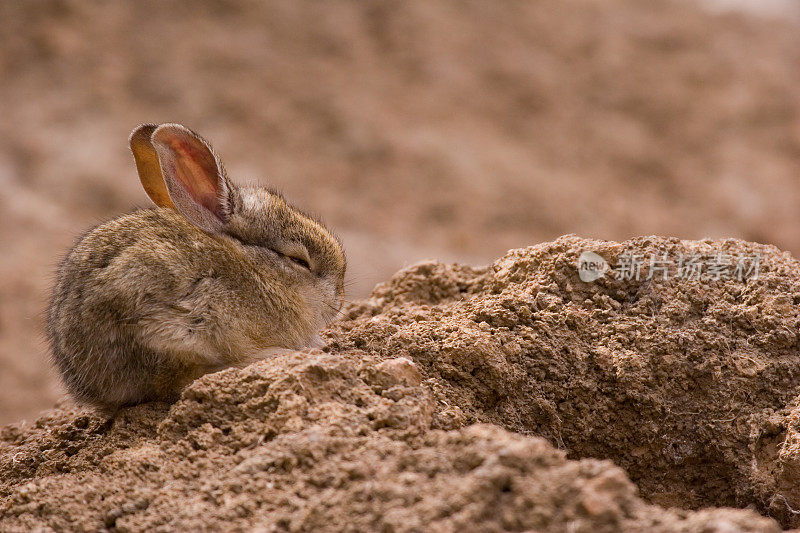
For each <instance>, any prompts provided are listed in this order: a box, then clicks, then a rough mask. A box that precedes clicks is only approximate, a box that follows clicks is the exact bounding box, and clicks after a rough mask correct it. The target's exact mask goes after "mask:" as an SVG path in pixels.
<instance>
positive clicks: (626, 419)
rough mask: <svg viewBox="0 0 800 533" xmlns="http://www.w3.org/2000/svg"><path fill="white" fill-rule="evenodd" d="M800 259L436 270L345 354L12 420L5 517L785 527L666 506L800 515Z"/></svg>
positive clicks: (392, 301) (350, 334)
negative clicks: (695, 275)
mask: <svg viewBox="0 0 800 533" xmlns="http://www.w3.org/2000/svg"><path fill="white" fill-rule="evenodd" d="M589 250H591V251H594V252H596V253H598V254H599V255H601V256H602V257H604V258H605V259H606V260H607V261H608V262H609V263H610V264H611V265H616V264H618V263H620V262H623V261H624V258H625V257H627V256H628V253H634V254H638V255H640V256H642V257H650V256H651V255H655V256H657V257H659V258H662V259H663V258H665V257H673V258H678V257H680V256H685V257H688V256H694V255H702V256H703V257H711V256H714V257H720V256H719V254H728V255H730V256H732V257H739V256H743V257H749V258H753V257H755V256H758V257H760V261H761V263H760V267H759V273H758V274H759V275H758V276H757V277H752V276H751V277H748V278H744V279H742V280H739V279H737V278H736V277H733V278H731V279H720V280H714V279H710V278H709V276H708V275H706V274H703V276H702V277H700V279H685V278H678V277H677V275H674V276H669V275H667V276H666V277H667V278H668V279H663V278H664V273H663V272H661V271H659V273H658V275H654V276H650V275H649V267H648V266H647V264H645V267H644V268H643V269H642V271H641V273H640V277H639V279H638V280H637V279H635V277H632V279H623V276H620V277H619V279H618V278H617V277H615V276H614V275H612V273H611V272H609V273H607V275H606V276H605V277H604V278H601V279H598V280H596V281H593V282H583V281H581V280H580V279H579V275H578V270H577V264H578V257H579V255H580V254H581V252H583V251H589ZM797 267H798V263H797V262H796V261H794V260H793V259H792V258H791V257H790V256H789V255H788V254H785V253H782V252H780V251H779V250H777V249H776V248H774V247H768V246H762V245H756V244H749V243H743V242H740V241H732V240H729V241H719V242H711V241H701V242H686V241H678V240H674V239H659V238H642V239H636V240H632V241H629V242H626V243H621V244H618V243H612V242H601V241H589V240H582V239H578V238H576V237H565V238H562V239H559V240H557V241H555V242H552V243H546V244H542V245H539V246H535V247H531V248H528V249H524V250H514V251H511V252H509V253H508V254H507V255H506V256H505V257H503V258H501V259H499V260H498V261H496V262H495V263H494V264H493V265H492V266H491V267H490V268H482V269H473V268H469V267H462V266H455V265H445V264H440V263H424V264H420V265H416V266H414V267H411V268H409V269H406V270H404V271H401V272H399V273H398V274H397V275H396V276H395V277H394V278H393V279H392V280H391V281H390V282H388V283H385V284H382V285H380V286H379V287H377V288H376V290H375V291H374V293H373V295H372V297H370V298H369V299H368V300H365V301H363V302H359V303H356V304H353V305H352V306H351V308H350V309H349V315H348V316H347V317H346V318H345V319H344V320H343V321H342V322H341V323H339V324H338V325H337V326H336V327H335V328H334V329H332V330H330V331H328V332H327V333H326V335H327V339H328V345H327V347H326V348H325V351H310V352H307V353H292V354H287V355H284V356H280V357H276V358H274V359H270V360H267V361H262V362H259V363H257V364H254V365H252V366H250V367H248V368H246V369H242V370H239V369H230V370H226V371H223V372H220V373H217V374H213V375H209V376H206V377H204V378H202V379H200V380H198V381H197V382H195V383H194V384H192V385H191V386H190V387H189V388H188V389H187V390H186V391H185V392H184V394H183V396H182V399H181V400H180V401H179V402H178V403H176V404H175V405H173V406H168V405H164V404H146V405H142V406H138V407H135V408H130V409H125V410H122V411H120V412H118V413H116V414H115V415H114V416H112V417H107V416H102V415H100V414H98V413H94V412H92V411H86V410H81V409H78V408H75V407H71V406H68V405H65V406H63V407H61V408H59V409H56V410H53V411H51V412H50V413H49V414H47V415H46V416H44V417H43V418H41V419H40V420H38V421H37V422H36V423H35V424H34V425H33V427H29V428H28V427H25V426H8V427H6V428H5V429H4V430H3V432H2V441H1V442H0V479H2V480H3V481H2V485H0V496H2V499H1V500H0V513H2V516H4V517H5V518H4V521H3V522H2V526H3V528H4V529H14V528H20V529H28V528H33V527H50V528H53V529H57V530H59V529H65V528H68V527H69V528H76V527H79V528H82V529H87V530H92V529H96V528H100V527H106V528H116V529H118V530H144V529H147V530H159V529H162V530H167V529H173V528H176V527H179V528H183V529H200V528H205V529H209V528H210V529H221V528H225V529H230V528H235V529H255V530H264V531H270V530H294V531H299V530H325V529H327V530H352V531H356V530H382V531H412V530H419V529H420V528H423V527H428V528H431V529H436V530H442V531H461V530H464V529H475V530H478V529H480V530H523V529H544V530H563V529H566V528H572V530H575V531H583V530H586V531H588V530H603V531H616V530H620V529H625V530H632V531H633V530H642V529H644V528H651V529H654V530H659V529H660V530H664V531H667V530H669V531H674V530H686V531H696V530H704V531H738V530H741V531H745V530H747V531H751V530H764V531H769V530H776V529H777V526H776V525H775V523H774V522H771V521H770V520H768V519H765V518H763V517H759V516H758V515H757V514H756V513H754V512H753V511H745V510H732V509H715V510H704V511H699V512H695V511H689V510H685V511H677V510H665V509H663V508H662V507H658V506H657V505H654V503H658V504H662V505H670V506H681V507H686V508H698V507H701V506H708V505H715V506H737V507H744V506H754V507H755V508H757V509H758V510H760V511H762V512H763V513H765V514H769V515H771V516H773V517H775V518H777V519H778V520H779V521H781V522H782V523H783V524H784V525H787V526H789V525H797V522H796V518H794V516H795V515H794V513H793V512H792V510H793V509H797V508H800V492H798V490H797V483H796V480H797V476H798V474H799V473H800V410H797V411H793V410H792V409H793V407H794V405H795V402H796V400H795V398H794V397H795V394H796V392H797V391H796V388H797V384H798V382H800V352H798V350H797V344H798V338H797V335H798V324H800V310H798V308H797V303H798V302H800V276H798V271H797ZM654 272H655V270H654ZM667 274H676V272H667ZM750 274H752V272H751V273H750ZM648 278H649V279H648ZM486 423H489V424H486ZM497 426H502V428H500V427H497ZM541 437H544V438H541ZM545 439H546V440H545ZM547 441H549V443H548V442H547ZM554 446H555V447H557V448H561V449H562V450H558V449H556V448H555V447H554ZM609 460H610V461H613V463H615V464H616V466H615V465H614V464H612V463H611V462H610V461H609ZM619 467H622V468H619ZM625 471H627V473H628V475H630V476H631V479H632V480H633V483H632V482H631V481H629V480H628V478H627V477H626V475H625V473H624V472H625ZM634 483H635V484H636V485H638V487H639V490H640V491H641V493H642V496H644V498H645V499H646V500H649V501H650V502H651V503H646V502H645V501H644V500H642V499H641V498H640V497H639V496H637V494H636V488H635V485H634Z"/></svg>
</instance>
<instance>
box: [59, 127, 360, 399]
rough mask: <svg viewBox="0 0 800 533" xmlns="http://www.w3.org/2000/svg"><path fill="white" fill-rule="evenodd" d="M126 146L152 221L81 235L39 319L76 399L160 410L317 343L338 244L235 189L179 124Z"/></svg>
mask: <svg viewBox="0 0 800 533" xmlns="http://www.w3.org/2000/svg"><path fill="white" fill-rule="evenodd" d="M130 145H131V150H132V151H133V155H134V159H135V161H136V167H137V169H138V171H139V177H140V179H141V181H142V185H143V186H144V189H145V191H147V194H148V195H149V196H150V198H151V199H152V200H153V202H155V204H156V205H157V206H158V207H157V208H155V209H145V210H141V211H137V212H135V213H132V214H129V215H124V216H122V217H119V218H116V219H114V220H111V221H110V222H106V223H104V224H101V225H100V226H97V227H95V228H94V229H92V230H90V231H89V232H88V233H86V234H85V235H84V236H83V237H82V238H81V239H80V240H79V241H78V243H77V244H76V245H75V246H74V247H73V248H72V250H71V251H70V252H69V253H68V254H67V256H66V258H65V259H64V261H63V262H62V264H61V266H60V267H59V270H58V277H57V282H56V285H55V287H54V289H53V295H52V298H51V302H50V306H49V309H48V313H47V329H48V337H49V339H50V343H51V346H52V354H53V359H54V361H55V364H56V365H57V366H58V368H59V369H60V371H61V375H62V377H63V380H64V383H65V384H66V386H67V389H68V390H69V391H70V392H71V393H72V395H73V396H74V397H75V398H76V399H78V400H80V401H84V402H88V403H91V404H94V405H97V406H104V407H118V406H121V405H126V404H134V403H138V402H144V401H148V400H166V401H170V400H174V399H175V398H176V397H177V396H178V395H179V393H180V391H181V390H182V389H183V388H184V387H185V386H186V385H187V384H188V383H190V382H191V381H192V380H194V379H195V378H197V377H199V376H201V375H203V374H205V373H208V372H213V371H215V370H219V369H222V368H225V367H228V366H232V365H244V364H247V363H248V362H250V361H253V360H255V359H257V358H259V357H263V356H264V353H265V352H264V350H266V349H271V348H288V349H297V348H302V347H304V346H307V345H309V344H313V343H315V342H316V340H317V338H318V337H317V333H318V331H319V329H320V328H322V327H323V326H325V325H326V324H327V323H328V322H329V321H330V320H332V319H333V317H334V316H335V315H336V314H337V312H338V310H339V309H340V307H341V305H342V301H343V280H344V273H345V267H346V263H345V256H344V251H343V249H342V245H341V243H340V242H339V240H338V239H337V238H336V237H335V236H334V235H333V234H332V233H331V232H330V231H329V230H328V229H326V228H325V226H323V225H322V224H321V223H320V222H318V221H316V220H314V219H313V218H311V217H309V216H307V215H304V214H303V213H301V212H300V211H298V210H297V209H295V208H293V207H291V206H290V205H289V204H287V203H286V202H285V201H284V199H283V197H281V195H279V194H278V193H276V192H274V191H271V190H268V189H265V188H261V187H236V186H235V185H233V184H232V183H231V182H230V181H229V180H228V177H227V175H226V174H225V170H224V169H223V167H222V164H221V163H220V161H219V159H218V157H217V156H216V154H215V153H214V151H213V150H212V149H211V147H210V146H209V145H208V143H207V142H205V141H204V140H203V139H202V138H200V136H198V135H197V134H195V133H193V132H192V131H190V130H188V129H187V128H185V127H183V126H181V125H179V124H162V125H160V126H157V125H153V124H145V125H142V126H139V127H138V128H137V129H136V130H134V132H133V133H132V134H131V137H130Z"/></svg>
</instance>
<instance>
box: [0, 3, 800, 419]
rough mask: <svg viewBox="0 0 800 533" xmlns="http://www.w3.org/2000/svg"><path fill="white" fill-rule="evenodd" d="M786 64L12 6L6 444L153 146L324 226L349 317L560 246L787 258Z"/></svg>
mask: <svg viewBox="0 0 800 533" xmlns="http://www.w3.org/2000/svg"><path fill="white" fill-rule="evenodd" d="M709 1H710V0H709ZM798 64H800V31H798V22H797V19H792V18H790V17H786V16H782V17H778V18H777V19H776V18H763V17H755V16H749V15H743V14H737V13H716V12H708V11H706V10H703V9H702V8H701V7H700V5H699V4H698V3H697V2H693V1H682V0H679V1H665V0H649V1H647V2H643V1H641V0H604V1H602V2H600V1H596V0H569V1H563V0H538V1H536V2H485V1H464V0H440V1H435V2H431V1H428V0H410V1H402V2H397V1H383V0H378V1H371V0H368V1H363V2H350V1H339V0H330V1H325V2H308V1H297V0H277V1H276V0H270V1H264V2H255V1H249V0H245V1H228V0H208V1H202V2H198V1H174V2H173V1H171V2H162V1H159V0H140V1H136V2H96V1H91V0H39V1H37V2H34V3H31V2H13V1H5V2H0V213H1V214H0V219H1V220H2V224H0V251H2V253H0V423H8V422H14V421H18V420H20V419H23V418H28V419H31V418H32V417H35V416H36V414H37V413H38V412H39V411H40V410H42V409H45V408H48V407H50V406H52V405H53V403H54V402H55V401H56V400H57V399H58V398H59V397H60V396H61V395H62V394H63V391H62V389H61V388H60V387H59V386H58V382H57V380H56V379H55V376H54V375H53V374H52V373H50V372H49V364H48V361H47V350H46V346H45V344H44V342H43V341H42V331H43V328H42V315H43V309H44V306H45V300H46V294H47V290H48V289H49V286H50V283H51V277H52V275H51V274H52V271H53V267H54V265H55V264H56V262H57V261H58V259H59V257H60V255H61V254H63V253H64V252H65V251H66V249H67V247H68V246H69V245H70V244H71V242H72V239H73V238H74V237H75V236H76V235H78V234H80V233H81V232H83V231H85V230H86V228H87V227H89V226H90V225H91V224H93V223H95V222H97V221H98V220H101V219H104V218H107V217H111V216H115V215H118V214H120V213H123V212H126V211H129V210H131V209H132V208H133V207H134V206H136V205H147V204H148V203H149V202H148V200H147V198H146V196H145V195H144V193H143V192H142V191H141V190H140V186H139V184H138V181H137V179H136V175H135V170H134V167H133V163H132V160H131V156H130V154H129V153H128V150H127V146H126V142H125V141H126V139H127V135H128V133H129V132H130V131H131V130H132V129H133V127H134V126H136V125H137V124H139V123H141V122H148V121H149V122H165V121H177V122H182V123H185V124H187V125H188V126H189V127H191V128H193V129H196V130H197V131H199V132H201V133H202V134H203V135H204V136H206V137H208V138H209V139H210V140H211V141H213V143H214V145H215V147H216V148H217V150H218V152H219V153H220V154H221V156H222V157H223V160H224V161H225V163H226V164H227V167H228V170H229V171H230V174H231V176H232V177H233V178H234V179H235V180H239V181H248V180H255V181H259V182H261V183H265V184H270V185H274V186H276V187H278V188H280V189H282V190H283V191H284V192H285V193H286V195H287V196H288V197H289V198H290V199H292V200H293V201H295V202H297V203H298V204H299V205H300V206H302V207H303V208H304V209H307V210H309V211H312V212H315V213H317V214H319V215H321V216H322V218H323V219H325V220H326V221H327V222H329V223H330V225H331V226H332V227H333V228H334V229H335V230H336V231H337V232H338V233H339V234H340V236H341V237H342V239H343V241H344V243H345V247H346V249H347V250H348V254H349V256H350V265H351V276H350V282H351V283H352V285H351V292H350V296H351V298H352V299H356V298H363V297H365V296H366V295H367V294H369V292H370V291H371V290H372V287H373V286H374V284H375V283H377V282H378V281H381V280H385V279H388V278H389V277H390V276H391V275H392V274H393V273H394V272H395V271H397V270H398V269H399V268H401V267H403V266H404V265H408V264H413V263H416V262H418V261H420V260H423V259H428V258H432V257H433V258H437V259H439V260H442V261H447V262H452V261H456V260H457V261H459V262H462V263H465V264H475V265H478V264H486V263H488V262H490V261H492V260H493V259H494V258H496V257H499V256H500V255H502V254H504V253H505V252H506V251H507V250H508V249H510V248H517V247H520V246H528V245H531V244H535V243H537V242H543V241H549V240H552V239H555V238H557V237H558V236H560V235H562V234H566V233H577V234H580V235H584V236H587V237H595V238H606V239H615V240H623V239H627V238H630V237H632V236H635V235H647V234H659V235H676V236H680V237H682V238H686V239H698V238H704V237H737V238H743V239H746V240H749V241H757V242H766V243H771V244H775V245H777V246H779V247H780V248H781V249H784V250H789V251H792V252H794V253H798V252H800V230H799V229H798V228H800V210H798V209H797V206H798V205H800V182H799V181H798V179H797V176H798V175H800V100H799V99H798V98H797V88H798V87H799V86H800V69H798V68H797V65H798Z"/></svg>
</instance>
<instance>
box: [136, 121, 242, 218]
mask: <svg viewBox="0 0 800 533" xmlns="http://www.w3.org/2000/svg"><path fill="white" fill-rule="evenodd" d="M150 142H151V143H152V146H153V148H154V149H155V152H156V153H157V154H158V163H159V165H160V169H161V174H162V176H163V177H164V183H165V185H166V188H167V191H169V197H170V199H171V200H172V202H173V204H174V206H175V209H177V211H178V212H179V213H180V214H181V215H183V216H184V218H186V219H187V220H189V221H190V222H192V223H193V224H194V225H196V226H197V227H199V228H200V229H202V230H205V231H207V232H210V233H216V232H219V231H221V229H222V226H223V225H224V224H225V223H226V222H227V221H228V220H229V219H230V216H231V212H232V211H233V193H234V191H233V186H232V185H231V183H230V182H229V181H228V178H227V177H226V175H225V170H224V169H223V168H222V164H221V163H220V161H219V159H218V158H217V156H216V154H214V151H213V150H212V149H211V146H209V144H208V143H207V142H206V141H204V140H203V139H202V138H201V137H200V136H199V135H197V134H196V133H194V132H193V131H191V130H189V129H188V128H185V127H184V126H181V125H180V124H162V125H160V126H158V127H157V128H155V129H154V130H153V132H152V134H151V135H150Z"/></svg>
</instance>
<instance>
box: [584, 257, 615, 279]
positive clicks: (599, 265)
mask: <svg viewBox="0 0 800 533" xmlns="http://www.w3.org/2000/svg"><path fill="white" fill-rule="evenodd" d="M608 269H609V267H608V262H606V260H605V259H603V258H602V257H601V256H600V255H598V254H596V253H594V252H582V253H581V255H580V257H578V276H580V278H581V281H585V282H586V283H589V282H592V281H595V280H598V279H600V278H602V277H603V276H604V275H605V273H606V272H607V271H608Z"/></svg>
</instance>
